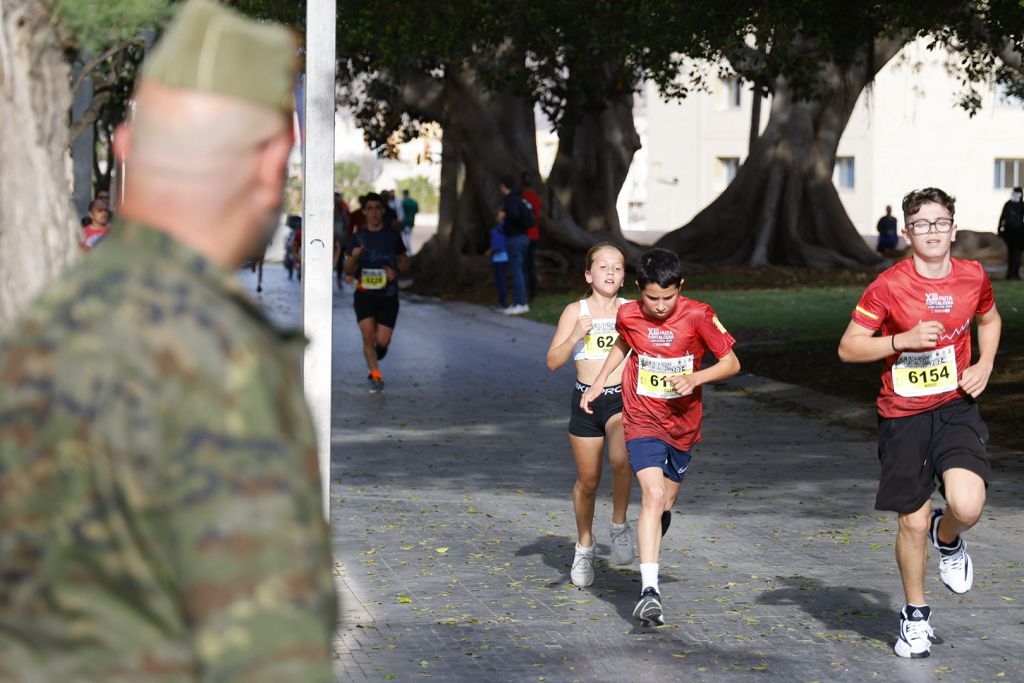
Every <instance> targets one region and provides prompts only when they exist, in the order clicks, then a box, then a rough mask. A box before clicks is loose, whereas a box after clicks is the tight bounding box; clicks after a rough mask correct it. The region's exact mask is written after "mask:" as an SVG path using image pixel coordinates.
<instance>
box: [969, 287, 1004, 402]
mask: <svg viewBox="0 0 1024 683" xmlns="http://www.w3.org/2000/svg"><path fill="white" fill-rule="evenodd" d="M977 320H978V362H977V363H975V364H974V365H972V366H970V367H969V368H967V369H965V370H964V371H963V372H961V373H960V388H961V389H963V390H964V391H966V392H967V393H968V394H970V395H971V396H973V397H974V398H977V397H978V396H980V395H981V392H983V391H985V387H987V386H988V378H989V376H990V375H991V374H992V366H993V365H994V364H995V359H996V349H998V348H999V337H1000V335H1001V334H1002V331H1003V319H1002V318H1001V317H1000V316H999V311H997V310H996V307H995V306H992V308H990V309H988V310H987V311H985V312H984V313H982V314H981V315H979V316H978V317H977Z"/></svg>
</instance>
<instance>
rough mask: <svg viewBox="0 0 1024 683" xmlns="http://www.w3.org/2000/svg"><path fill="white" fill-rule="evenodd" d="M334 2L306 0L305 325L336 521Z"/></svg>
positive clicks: (326, 497)
mask: <svg viewBox="0 0 1024 683" xmlns="http://www.w3.org/2000/svg"><path fill="white" fill-rule="evenodd" d="M336 16H337V7H336V4H335V0H309V1H308V2H307V3H306V78H305V88H304V92H305V107H304V111H305V117H306V122H305V133H306V135H305V145H304V149H303V156H302V158H303V173H302V183H303V187H302V197H303V211H302V213H303V216H302V327H303V331H304V332H305V334H306V336H307V337H308V338H309V340H310V343H309V346H308V347H307V349H306V355H305V358H304V359H303V365H302V377H303V385H304V387H305V390H306V400H307V401H308V402H309V407H310V410H311V411H312V413H313V422H314V423H315V424H316V432H317V450H318V452H319V460H320V482H321V486H322V491H323V514H324V519H326V520H327V521H328V522H330V520H331V497H330V491H331V322H332V312H331V308H332V299H333V296H334V278H333V277H332V272H331V270H332V265H333V264H332V259H333V256H334V106H335V103H334V92H335V86H334V83H335V61H336V58H335V30H336V29H335V20H336Z"/></svg>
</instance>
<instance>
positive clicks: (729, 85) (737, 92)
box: [722, 78, 743, 109]
mask: <svg viewBox="0 0 1024 683" xmlns="http://www.w3.org/2000/svg"><path fill="white" fill-rule="evenodd" d="M742 104H743V84H742V83H740V79H738V78H723V79H722V108H723V109H739V108H740V106H741V105H742Z"/></svg>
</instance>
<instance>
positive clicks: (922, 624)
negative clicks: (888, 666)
mask: <svg viewBox="0 0 1024 683" xmlns="http://www.w3.org/2000/svg"><path fill="white" fill-rule="evenodd" d="M909 609H910V605H904V606H903V609H902V610H900V637H899V638H897V639H896V646H895V647H894V648H893V649H894V650H896V654H897V655H899V656H900V657H909V658H910V659H922V658H924V657H927V656H928V655H930V654H931V651H932V637H933V636H934V635H935V634H934V632H933V631H932V627H931V624H929V623H928V619H929V618H930V617H931V609H929V608H928V607H915V608H914V611H913V612H912V613H910V614H908V613H907V610H909Z"/></svg>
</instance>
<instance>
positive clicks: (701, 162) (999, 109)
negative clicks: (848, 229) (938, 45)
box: [623, 40, 1024, 235]
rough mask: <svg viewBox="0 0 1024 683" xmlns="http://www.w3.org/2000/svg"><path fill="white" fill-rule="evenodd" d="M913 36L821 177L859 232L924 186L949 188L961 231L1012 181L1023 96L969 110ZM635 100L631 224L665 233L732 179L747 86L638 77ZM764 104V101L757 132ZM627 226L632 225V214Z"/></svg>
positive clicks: (1023, 172)
mask: <svg viewBox="0 0 1024 683" xmlns="http://www.w3.org/2000/svg"><path fill="white" fill-rule="evenodd" d="M925 45H926V41H924V40H919V41H917V42H915V43H912V44H910V45H908V46H907V47H906V48H904V50H903V51H902V52H901V53H900V54H899V55H897V56H896V57H895V58H894V59H893V60H892V61H891V62H890V63H889V64H887V65H886V66H885V68H884V69H882V71H881V72H880V73H879V75H878V77H877V78H876V79H875V82H874V84H873V85H872V86H871V87H870V88H868V89H866V90H865V91H864V92H863V93H861V96H860V99H859V100H858V102H857V105H856V107H855V109H854V112H853V115H852V116H851V117H850V122H849V125H848V126H847V128H846V130H845V132H844V134H843V137H842V139H841V140H840V143H839V149H838V154H837V160H836V167H835V173H834V174H833V181H834V182H835V183H836V186H837V188H838V190H839V196H840V198H841V199H842V201H843V205H844V206H845V207H846V210H847V213H848V214H849V216H850V219H851V220H852V221H853V223H854V225H855V226H856V228H857V230H858V231H859V232H861V233H862V234H864V235H874V234H875V224H876V222H877V221H878V218H879V217H880V216H881V215H882V214H883V213H884V210H885V206H886V205H887V204H890V205H892V207H893V212H894V214H895V215H896V216H897V217H898V218H900V219H901V220H902V216H901V213H900V201H901V199H902V197H903V195H904V194H905V193H906V192H908V191H909V190H911V189H914V188H922V187H929V186H934V187H940V188H942V189H944V190H946V191H947V192H949V193H950V194H952V195H954V196H955V197H956V199H957V212H956V218H957V224H958V225H959V226H960V227H961V228H964V229H970V230H978V231H985V232H994V231H995V228H996V221H997V219H998V217H999V212H1000V210H1001V209H1002V206H1003V203H1004V202H1005V201H1006V200H1007V199H1009V196H1010V188H1012V187H1014V186H1018V185H1022V184H1024V104H1022V103H1021V102H1020V101H1019V100H1014V99H1013V98H1008V97H1006V96H1004V94H1003V93H1001V92H1000V91H998V90H997V89H995V88H990V89H989V91H988V92H987V93H986V95H985V97H984V98H983V103H982V108H981V110H980V111H979V112H978V113H977V114H976V115H975V116H974V117H973V118H971V117H969V116H968V114H967V112H966V111H964V110H963V109H961V108H960V107H958V106H957V104H956V98H957V94H958V93H959V92H960V90H961V86H960V84H959V83H958V82H957V81H956V79H954V78H953V77H951V76H950V75H949V70H948V69H947V67H946V62H947V60H950V59H951V58H950V56H949V55H948V53H946V52H944V51H940V50H934V51H928V50H927V49H926V48H925ZM644 99H645V103H644V104H645V106H644V110H645V114H646V115H645V117H644V118H645V121H644V123H645V131H644V133H645V135H644V138H646V139H644V140H643V143H644V146H645V148H646V150H647V151H646V155H645V156H646V159H645V161H646V164H647V169H646V171H647V172H646V193H645V194H646V196H645V197H643V200H644V201H643V202H642V204H643V206H642V216H643V218H642V225H643V227H645V228H646V229H647V230H649V231H654V232H666V231H669V230H673V229H675V228H678V227H680V226H682V225H685V224H686V223H688V222H689V221H690V219H692V218H693V216H694V215H696V214H697V213H698V212H699V211H700V210H701V209H702V208H704V207H705V206H707V205H708V204H709V203H711V202H712V201H713V200H714V199H715V197H717V196H718V194H719V193H721V191H722V190H723V189H724V188H725V187H726V186H727V185H728V183H729V182H730V181H731V180H732V178H733V177H734V176H735V174H736V170H737V169H738V168H739V165H740V164H741V163H742V162H743V160H744V159H745V158H746V155H747V149H748V145H749V138H750V124H751V112H752V107H753V95H752V93H751V92H750V90H749V88H744V87H742V86H741V85H739V84H738V83H737V82H736V81H732V80H725V81H718V83H717V87H716V88H715V89H714V91H713V92H710V93H699V94H693V95H691V96H690V97H688V98H687V99H685V100H683V101H667V100H665V99H663V98H662V97H661V96H660V94H659V93H658V91H657V89H656V88H655V87H654V86H653V85H648V86H647V88H646V90H645V92H644ZM769 109H770V102H769V101H767V100H765V101H764V102H763V103H762V114H761V123H760V126H761V129H763V127H764V125H765V122H766V121H767V117H768V111H769ZM639 160H640V159H638V160H637V161H639ZM634 163H637V162H634ZM627 189H628V188H624V191H626V190H627ZM629 201H632V202H633V204H634V206H635V205H637V204H638V202H636V201H633V200H632V199H630V200H629ZM623 218H626V217H625V216H623ZM630 223H632V226H631V227H632V228H633V229H638V228H640V227H641V221H638V220H636V218H635V217H633V220H632V221H630ZM625 225H626V222H625V221H624V226H625Z"/></svg>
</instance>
